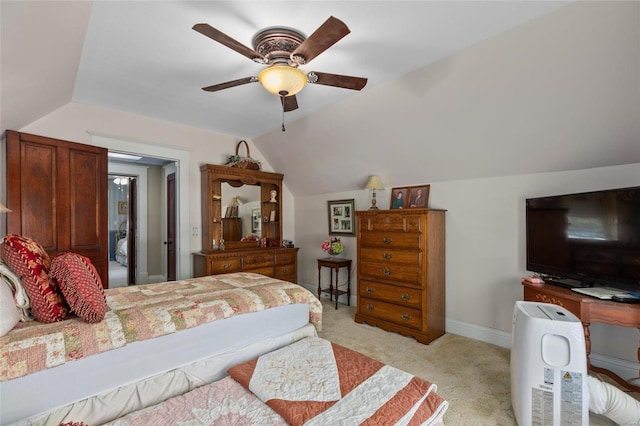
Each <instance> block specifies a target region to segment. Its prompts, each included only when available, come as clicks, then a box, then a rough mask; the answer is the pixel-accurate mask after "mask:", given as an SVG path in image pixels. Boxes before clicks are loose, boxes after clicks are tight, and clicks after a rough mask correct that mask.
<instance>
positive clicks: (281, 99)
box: [280, 96, 287, 132]
mask: <svg viewBox="0 0 640 426" xmlns="http://www.w3.org/2000/svg"><path fill="white" fill-rule="evenodd" d="M280 103H281V104H282V131H283V132H286V131H287V129H285V128H284V96H280Z"/></svg>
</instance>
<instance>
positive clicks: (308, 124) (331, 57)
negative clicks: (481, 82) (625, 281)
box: [0, 1, 640, 193]
mask: <svg viewBox="0 0 640 426" xmlns="http://www.w3.org/2000/svg"><path fill="white" fill-rule="evenodd" d="M568 4H572V2H570V1H569V2H566V1H565V2H550V1H538V2H535V1H533V2H520V1H511V2H483V1H480V2H478V1H406V2H405V1H340V2H337V1H336V2H331V1H308V2H307V1H305V2H272V1H259V2H237V1H233V2H231V1H229V2H227V1H215V2H204V1H194V2H183V1H180V2H178V1H137V2H133V1H94V2H89V1H43V2H20V1H2V3H1V9H0V12H1V13H0V14H1V23H2V28H1V36H2V40H1V43H2V45H1V47H2V52H1V54H2V57H1V59H2V64H1V67H2V68H1V72H2V74H1V75H0V77H1V80H2V81H1V84H2V88H1V89H2V111H1V113H0V124H1V125H2V130H4V129H7V128H14V129H16V128H17V129H19V128H20V127H22V126H24V125H26V124H28V123H30V122H32V121H34V120H36V119H38V118H40V117H42V116H43V115H45V114H47V113H49V112H51V111H53V110H55V109H57V108H59V107H61V106H63V105H64V104H66V103H68V102H71V101H74V102H79V103H84V104H91V105H96V106H102V107H107V108H112V109H117V110H122V111H126V112H130V113H134V114H138V115H142V116H147V117H152V118H156V119H161V120H166V121H171V122H176V123H180V124H184V125H188V126H193V127H198V128H203V129H207V130H211V131H215V132H218V133H223V134H230V135H236V136H237V137H238V138H250V139H252V140H253V141H254V143H255V144H256V145H257V146H258V148H259V149H260V151H261V153H262V154H263V155H264V156H265V158H267V160H268V161H269V162H270V163H271V164H272V165H273V166H274V168H275V169H277V170H278V171H282V172H284V173H286V174H287V176H288V181H289V182H290V184H291V186H292V188H293V190H294V192H295V191H299V192H302V193H321V192H331V191H336V190H347V189H356V188H359V187H361V185H362V184H363V180H365V179H366V175H368V174H369V173H378V174H382V175H383V176H384V177H386V182H384V183H385V184H389V185H395V184H410V183H420V182H425V183H426V182H428V181H435V180H447V179H460V178H473V177H479V176H491V175H500V174H509V173H516V172H517V171H518V170H524V171H525V172H529V171H530V172H536V171H544V170H547V169H549V167H547V168H545V167H542V168H540V167H538V168H536V167H524V168H522V167H521V168H517V167H506V168H503V169H500V168H499V164H500V163H501V162H502V163H504V161H495V162H491V163H489V162H487V164H485V165H484V166H483V167H478V166H477V165H475V164H474V160H483V159H484V157H482V156H480V158H478V157H476V158H474V156H475V155H477V154H479V153H480V152H481V151H482V149H479V148H478V146H477V144H478V143H479V142H481V141H483V140H485V139H487V138H488V136H489V135H478V138H477V140H475V141H469V140H460V139H464V138H460V139H458V140H457V139H456V138H455V136H456V135H455V133H456V132H455V131H454V132H453V134H452V135H451V138H450V139H449V140H445V139H447V138H443V140H430V141H428V143H429V144H431V148H430V150H429V152H431V153H433V154H436V155H437V157H438V158H436V159H429V158H424V157H425V155H424V153H425V149H424V147H423V145H424V144H426V143H427V141H425V140H423V139H424V137H425V134H428V132H427V133H421V132H419V131H417V130H416V129H417V128H419V124H420V121H421V120H422V114H428V113H432V112H433V111H430V108H432V105H430V104H416V105H411V106H410V108H413V109H409V110H407V109H406V108H407V104H411V103H412V102H413V98H415V97H419V96H424V94H425V93H427V92H428V91H429V90H431V89H432V88H433V85H434V84H438V81H439V80H446V78H447V75H446V72H447V71H446V70H444V71H443V70H442V69H441V68H438V64H440V67H442V65H443V64H445V68H446V67H450V66H452V64H446V60H447V58H451V57H452V55H456V54H458V53H459V52H461V51H464V50H465V49H468V48H472V47H474V46H478V45H481V44H482V43H484V42H486V41H487V40H492V39H496V38H497V37H501V36H502V35H503V34H505V33H508V32H509V31H512V30H513V29H514V28H518V27H522V26H524V25H527V24H528V23H530V22H533V21H535V20H536V19H545V17H546V16H549V14H554V13H558V11H560V10H561V9H563V8H565V7H566V6H567V5H568ZM329 16H335V17H337V18H339V19H341V20H342V21H344V22H345V23H346V25H347V26H348V27H349V28H350V29H351V34H349V35H347V36H346V37H345V38H343V39H342V40H340V41H339V42H338V43H336V44H335V45H334V46H332V47H330V48H329V49H328V50H327V51H325V52H324V53H322V54H321V55H320V56H318V57H317V58H315V59H314V60H313V62H312V63H311V64H309V65H308V66H305V67H304V68H305V71H311V70H315V71H321V72H329V73H336V74H346V75H352V76H362V77H367V78H368V84H367V85H366V87H365V88H364V89H363V90H362V91H361V92H356V91H352V90H347V89H339V88H334V87H329V86H320V85H307V86H306V87H305V88H304V89H303V90H302V92H300V94H299V95H298V104H299V109H297V110H295V111H293V112H288V113H286V114H285V115H284V120H285V122H286V126H287V132H285V133H282V132H281V131H280V126H281V121H282V120H283V117H282V115H283V114H282V110H281V106H280V103H279V99H278V98H277V97H276V96H273V95H271V94H269V93H267V92H266V91H265V90H264V89H263V88H262V87H260V85H259V84H246V85H242V86H238V87H233V88H229V89H226V90H223V91H219V92H214V93H209V92H205V91H203V90H201V88H202V87H204V86H208V85H211V84H215V83H221V82H225V81H229V80H234V79H237V78H243V77H249V76H255V75H257V73H258V72H259V71H260V70H261V69H262V66H261V65H259V64H257V63H254V62H252V61H251V60H249V59H247V58H246V57H243V56H242V55H240V54H238V53H237V52H234V51H232V50H231V49H229V48H227V47H225V46H222V45H221V44H219V43H216V42H214V41H213V40H211V39H210V38H207V37H205V36H203V35H202V34H200V33H198V32H196V31H194V30H192V26H193V25H194V24H196V23H200V22H205V23H208V24H210V25H211V26H213V27H215V28H217V29H219V30H220V31H222V32H224V33H226V34H227V35H229V36H231V37H232V38H234V39H236V40H237V41H239V42H241V43H243V44H245V45H247V46H250V47H251V40H252V37H253V36H254V35H255V33H256V32H257V31H259V30H261V29H264V28H266V27H270V26H274V25H278V26H286V27H292V28H296V29H298V30H300V31H302V32H303V33H305V34H306V35H310V34H311V33H312V32H313V31H314V30H315V29H316V28H318V27H319V26H320V25H321V24H322V23H323V22H324V21H325V20H326V19H327V18H328V17H329ZM505 37H506V36H505ZM525 47H526V46H525ZM514 53H516V55H515V56H517V52H514ZM522 60H526V59H525V58H522ZM633 60H634V61H636V62H635V63H634V66H636V67H637V66H638V64H637V61H638V60H637V58H633ZM434 64H435V68H433V66H434ZM430 70H433V71H430ZM479 71H480V72H487V70H486V69H484V70H483V69H480V70H479ZM499 71H500V70H496V72H499ZM442 72H444V74H442ZM434 73H436V74H438V73H441V74H440V75H434ZM507 78H510V77H508V76H507ZM407 85H411V87H409V88H408V87H407ZM408 89H409V90H411V91H412V92H413V94H409V95H407V93H408V92H407V90H408ZM398 93H401V94H402V96H403V97H395V96H397V94H398ZM434 93H435V92H434ZM389 94H390V95H389ZM463 95H464V96H470V97H472V96H474V95H475V96H483V95H482V93H481V90H478V93H475V94H474V93H467V94H463ZM407 96H408V98H407ZM462 99H463V98H462V97H461V98H460V100H459V102H460V109H461V111H455V114H456V115H459V114H471V116H473V115H474V114H477V113H479V112H478V111H464V109H465V108H464V101H463V100H462ZM372 102H373V103H374V104H375V105H373V106H372ZM445 106H446V107H447V108H450V105H448V106H447V105H445ZM487 107H488V108H489V107H490V105H487ZM369 108H372V109H371V110H367V109H369ZM403 108H404V109H403ZM394 111H396V112H397V111H402V114H401V115H402V116H401V117H399V118H398V117H396V116H395V114H394ZM358 112H361V114H358ZM376 112H377V114H376ZM362 114H365V115H364V116H363V115H362ZM440 114H441V111H436V112H435V113H434V114H433V115H432V116H433V117H437V116H439V115H440ZM480 115H482V113H481V112H480ZM404 120H413V121H412V123H413V124H412V126H411V130H409V131H408V132H406V133H403V131H402V130H400V129H399V128H398V125H399V124H402V123H403V121H404ZM385 121H386V122H387V123H386V124H388V125H386V126H385V125H384V124H385ZM464 121H468V119H465V120H462V122H464ZM447 122H448V123H451V121H449V120H448V121H447ZM438 124H439V123H438V122H431V123H430V124H429V125H430V126H438ZM475 124H477V123H475ZM485 124H486V125H488V124H489V123H485ZM380 126H382V127H380ZM402 126H403V128H406V125H404V124H402ZM480 127H483V126H482V125H481V126H480ZM491 132H492V130H490V131H489V133H491ZM439 135H442V133H439ZM636 136H637V134H636ZM394 138H395V140H394ZM467 139H468V138H467ZM487 148H488V149H492V150H494V153H493V154H492V157H500V156H501V155H509V157H508V159H507V160H506V161H507V162H508V161H513V158H514V155H521V154H522V150H520V149H514V148H512V147H507V149H506V150H505V149H503V148H504V147H502V146H500V145H498V146H491V145H489V146H488V147H487ZM624 148H625V149H627V150H628V148H629V147H628V141H625V145H624ZM398 149H399V150H398ZM495 150H497V151H495ZM524 151H525V154H526V147H525V149H524ZM462 152H465V153H466V154H465V155H460V153H462ZM412 153H415V154H417V155H418V156H419V157H423V158H422V162H421V163H414V162H413V160H414V158H413V155H412ZM397 156H399V157H404V159H403V158H399V159H395V160H394V157H397ZM639 156H640V154H639ZM621 157H624V158H626V160H625V161H629V156H628V155H626V154H625V153H621ZM638 160H640V158H635V161H638ZM432 161H433V163H432ZM631 161H634V160H633V159H631ZM620 162H621V160H619V159H607V160H606V161H604V162H603V163H602V164H596V162H595V161H585V162H582V163H576V164H571V162H568V163H565V164H558V165H552V166H551V167H550V169H562V168H575V167H594V166H597V165H610V164H613V163H620ZM310 164H313V166H312V167H311V168H309V166H310ZM408 164H414V167H403V166H406V165H408ZM421 164H423V165H425V166H429V167H426V169H430V170H431V172H425V170H424V169H423V168H422V167H420V165H421ZM327 168H329V169H327ZM331 169H332V170H331ZM405 169H407V170H405ZM408 169H410V170H408ZM323 170H324V171H323ZM335 170H343V171H344V172H343V173H342V174H343V176H342V178H341V179H340V180H341V182H337V181H336V180H335V179H333V176H334V175H335V173H336V172H335ZM392 176H393V177H392Z"/></svg>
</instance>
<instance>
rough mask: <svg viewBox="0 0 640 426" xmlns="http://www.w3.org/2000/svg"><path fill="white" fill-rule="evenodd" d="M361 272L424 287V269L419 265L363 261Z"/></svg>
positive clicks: (373, 276)
mask: <svg viewBox="0 0 640 426" xmlns="http://www.w3.org/2000/svg"><path fill="white" fill-rule="evenodd" d="M360 274H361V275H366V276H369V277H372V278H379V279H381V280H395V281H402V282H404V283H406V285H410V286H412V287H422V284H423V283H422V276H423V274H422V269H421V268H420V267H419V266H417V265H416V266H413V265H404V264H396V263H377V262H361V263H360Z"/></svg>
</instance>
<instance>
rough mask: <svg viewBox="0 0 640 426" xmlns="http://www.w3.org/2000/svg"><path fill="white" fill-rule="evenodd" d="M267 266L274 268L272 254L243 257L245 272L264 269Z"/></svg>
mask: <svg viewBox="0 0 640 426" xmlns="http://www.w3.org/2000/svg"><path fill="white" fill-rule="evenodd" d="M265 266H273V255H272V254H262V253H257V254H250V255H246V256H242V269H243V270H247V269H256V268H262V267H265Z"/></svg>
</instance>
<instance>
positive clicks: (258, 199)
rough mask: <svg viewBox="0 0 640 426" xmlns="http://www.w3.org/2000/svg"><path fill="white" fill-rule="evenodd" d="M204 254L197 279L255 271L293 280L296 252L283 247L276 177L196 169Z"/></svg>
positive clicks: (217, 168)
mask: <svg viewBox="0 0 640 426" xmlns="http://www.w3.org/2000/svg"><path fill="white" fill-rule="evenodd" d="M200 178H201V209H202V250H201V251H200V252H199V253H194V260H193V274H194V276H195V277H201V276H205V275H215V274H226V273H231V272H256V273H260V274H263V275H268V276H270V277H275V278H279V279H282V280H286V281H291V282H296V281H297V275H298V273H297V253H298V249H297V248H286V247H283V246H282V198H281V194H282V180H283V178H284V175H282V174H280V173H271V172H263V171H259V170H249V169H240V168H233V167H228V166H217V165H213V164H204V165H202V166H201V167H200Z"/></svg>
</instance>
